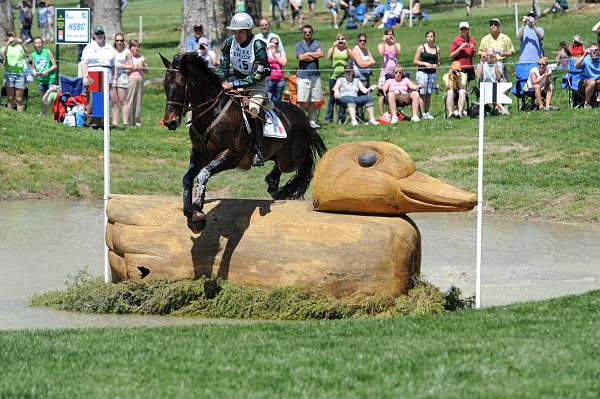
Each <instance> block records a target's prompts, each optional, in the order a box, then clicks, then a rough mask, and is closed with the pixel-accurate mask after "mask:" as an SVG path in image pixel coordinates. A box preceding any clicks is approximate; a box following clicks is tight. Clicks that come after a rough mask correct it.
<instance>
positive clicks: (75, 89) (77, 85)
mask: <svg viewBox="0 0 600 399" xmlns="http://www.w3.org/2000/svg"><path fill="white" fill-rule="evenodd" d="M58 81H59V85H60V91H61V93H63V94H70V95H71V96H72V97H75V96H78V95H80V94H82V93H83V78H70V77H68V76H64V75H60V76H59V78H58Z"/></svg>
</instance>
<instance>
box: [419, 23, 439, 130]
mask: <svg viewBox="0 0 600 399" xmlns="http://www.w3.org/2000/svg"><path fill="white" fill-rule="evenodd" d="M425 38H426V41H425V43H424V44H422V45H421V46H419V47H417V51H416V52H415V56H414V58H413V63H414V64H415V65H416V66H417V83H418V84H419V86H420V87H421V89H420V93H421V98H422V99H423V101H422V107H423V108H421V113H422V117H423V119H433V115H431V113H430V112H429V105H430V103H431V93H433V90H434V89H435V87H436V81H437V76H436V69H437V67H438V66H439V65H440V48H439V47H438V46H437V45H436V44H435V32H434V31H432V30H429V31H427V33H426V34H425Z"/></svg>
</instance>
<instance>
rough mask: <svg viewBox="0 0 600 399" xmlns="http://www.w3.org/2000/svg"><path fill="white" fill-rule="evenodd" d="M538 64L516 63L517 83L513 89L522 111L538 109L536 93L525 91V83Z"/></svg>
mask: <svg viewBox="0 0 600 399" xmlns="http://www.w3.org/2000/svg"><path fill="white" fill-rule="evenodd" d="M536 66H537V64H535V63H534V64H516V65H515V85H514V87H513V89H512V93H513V95H514V96H515V97H516V98H517V106H518V108H519V109H520V110H521V111H533V110H534V109H537V105H536V104H535V93H534V92H533V91H525V85H526V84H527V80H528V79H529V73H530V72H531V69H532V68H535V67H536Z"/></svg>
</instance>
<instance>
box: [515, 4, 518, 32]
mask: <svg viewBox="0 0 600 399" xmlns="http://www.w3.org/2000/svg"><path fill="white" fill-rule="evenodd" d="M518 33H519V4H518V3H516V2H515V35H517V34H518Z"/></svg>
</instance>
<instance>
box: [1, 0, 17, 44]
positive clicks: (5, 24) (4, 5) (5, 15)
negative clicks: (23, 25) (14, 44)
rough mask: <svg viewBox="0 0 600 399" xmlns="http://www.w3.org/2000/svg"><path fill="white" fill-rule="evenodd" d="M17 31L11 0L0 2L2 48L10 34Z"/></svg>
mask: <svg viewBox="0 0 600 399" xmlns="http://www.w3.org/2000/svg"><path fill="white" fill-rule="evenodd" d="M14 30H15V24H14V19H13V12H12V5H11V1H10V0H0V47H2V46H4V44H6V40H7V39H8V36H7V34H8V32H10V31H13V32H14Z"/></svg>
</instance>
